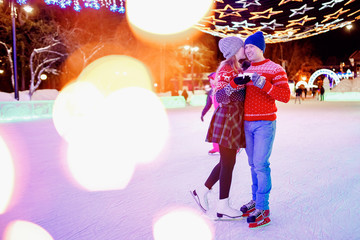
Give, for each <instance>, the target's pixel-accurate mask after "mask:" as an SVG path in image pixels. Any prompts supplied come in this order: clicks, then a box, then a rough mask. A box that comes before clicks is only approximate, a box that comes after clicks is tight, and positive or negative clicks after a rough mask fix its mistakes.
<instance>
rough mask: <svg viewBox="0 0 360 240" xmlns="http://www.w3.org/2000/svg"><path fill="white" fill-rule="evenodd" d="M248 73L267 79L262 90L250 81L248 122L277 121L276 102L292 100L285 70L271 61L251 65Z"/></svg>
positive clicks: (246, 118)
mask: <svg viewBox="0 0 360 240" xmlns="http://www.w3.org/2000/svg"><path fill="white" fill-rule="evenodd" d="M245 72H246V73H254V72H257V73H258V74H259V75H261V76H263V77H265V78H266V82H265V85H264V87H263V88H262V89H260V88H258V87H256V86H254V85H253V82H252V81H250V82H248V83H247V84H246V98H245V116H244V119H245V120H246V121H258V120H268V121H274V120H275V119H276V111H277V108H276V104H275V100H278V101H281V102H284V103H287V102H289V100H290V88H289V84H288V78H287V75H286V73H285V70H284V69H283V68H282V67H281V66H280V65H279V64H276V63H274V62H273V61H271V60H269V59H265V60H263V61H261V62H256V63H251V66H250V67H249V68H248V69H247V70H246V71H245Z"/></svg>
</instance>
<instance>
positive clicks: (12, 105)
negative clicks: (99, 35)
mask: <svg viewBox="0 0 360 240" xmlns="http://www.w3.org/2000/svg"><path fill="white" fill-rule="evenodd" d="M206 97H207V96H206V95H193V96H191V97H190V99H189V100H188V103H189V105H190V106H205V104H206ZM159 98H160V100H161V102H162V104H163V105H164V107H165V108H167V109H169V108H184V107H186V105H187V102H186V101H185V98H184V97H183V96H166V97H159ZM324 100H325V101H360V92H328V93H325V96H324ZM54 102H55V101H54V100H40V101H6V102H5V101H4V102H0V123H1V122H17V121H28V120H35V119H45V118H52V111H53V105H54Z"/></svg>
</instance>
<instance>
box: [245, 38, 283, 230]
mask: <svg viewBox="0 0 360 240" xmlns="http://www.w3.org/2000/svg"><path fill="white" fill-rule="evenodd" d="M264 52H265V39H264V36H263V33H262V32H256V33H254V34H253V35H250V36H249V37H248V38H247V39H246V40H245V54H246V56H247V58H248V59H249V61H251V66H250V67H249V68H248V69H247V70H246V73H251V74H252V76H251V82H248V83H247V84H246V98H245V108H244V109H245V110H244V119H245V122H244V127H245V137H246V149H245V150H246V153H247V155H248V161H249V165H250V168H251V178H252V200H251V201H250V202H249V203H247V204H245V205H243V206H242V207H241V209H240V210H241V211H242V212H244V216H248V218H247V222H248V223H249V227H250V228H257V227H260V226H264V225H267V224H269V223H270V218H269V216H270V208H269V195H270V190H271V187H272V184H271V175H270V161H269V159H270V155H271V151H272V147H273V142H274V138H275V132H276V112H277V108H276V104H275V101H276V100H277V101H281V102H284V103H287V102H289V100H290V88H289V84H288V78H287V75H286V72H285V70H284V69H283V68H282V67H281V66H280V65H279V64H276V63H274V62H273V61H271V60H269V59H266V58H265V57H264Z"/></svg>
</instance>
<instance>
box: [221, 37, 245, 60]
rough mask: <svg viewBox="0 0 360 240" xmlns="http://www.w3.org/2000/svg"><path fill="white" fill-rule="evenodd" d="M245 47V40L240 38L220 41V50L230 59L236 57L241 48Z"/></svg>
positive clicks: (228, 38) (227, 38)
mask: <svg viewBox="0 0 360 240" xmlns="http://www.w3.org/2000/svg"><path fill="white" fill-rule="evenodd" d="M243 46H244V42H243V40H241V38H238V37H234V36H231V37H226V38H222V39H220V41H219V48H220V51H221V52H222V54H223V55H224V58H226V59H229V58H231V57H232V56H234V55H235V54H236V53H237V52H238V51H239V50H240V48H241V47H243Z"/></svg>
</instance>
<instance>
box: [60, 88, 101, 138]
mask: <svg viewBox="0 0 360 240" xmlns="http://www.w3.org/2000/svg"><path fill="white" fill-rule="evenodd" d="M103 100H104V96H103V95H102V94H101V93H100V92H99V91H98V90H97V88H96V87H95V86H94V85H93V84H92V83H88V82H74V83H72V84H70V85H68V86H66V87H65V88H64V89H62V90H61V92H60V93H59V95H58V96H57V98H56V100H55V103H54V106H53V122H54V125H55V128H56V130H57V131H58V133H59V134H60V136H62V137H63V138H64V139H66V140H67V141H69V139H70V138H79V137H80V138H82V137H84V134H86V133H88V132H89V131H90V130H91V129H92V128H94V127H96V126H94V125H93V126H91V124H92V123H93V122H94V121H92V116H93V115H95V114H96V110H97V107H98V105H99V104H101V103H102V102H103Z"/></svg>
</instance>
